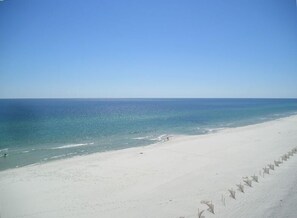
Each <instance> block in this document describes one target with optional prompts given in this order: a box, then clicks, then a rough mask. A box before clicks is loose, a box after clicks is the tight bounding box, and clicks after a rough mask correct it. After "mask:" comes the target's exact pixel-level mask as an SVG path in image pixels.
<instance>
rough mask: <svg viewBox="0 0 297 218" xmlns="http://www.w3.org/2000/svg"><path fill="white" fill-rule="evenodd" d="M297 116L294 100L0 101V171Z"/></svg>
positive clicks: (296, 105) (296, 101)
mask: <svg viewBox="0 0 297 218" xmlns="http://www.w3.org/2000/svg"><path fill="white" fill-rule="evenodd" d="M296 113H297V99H1V100H0V170H5V169H9V168H15V167H22V166H26V165H30V164H38V163H42V162H47V161H52V160H57V159H61V158H69V157H73V156H77V155H86V154H90V153H94V152H105V151H110V150H118V149H124V148H129V147H135V146H144V145H149V144H152V143H156V142H162V141H163V140H165V139H166V137H167V136H174V135H199V134H210V133H213V132H216V131H218V130H220V129H224V128H230V127H238V126H244V125H249V124H255V123H260V122H264V121H268V120H273V119H277V118H281V117H286V116H290V115H293V114H296ZM5 154H6V157H4V155H5Z"/></svg>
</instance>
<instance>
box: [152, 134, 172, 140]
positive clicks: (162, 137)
mask: <svg viewBox="0 0 297 218" xmlns="http://www.w3.org/2000/svg"><path fill="white" fill-rule="evenodd" d="M167 137H168V135H167V134H163V135H160V136H158V137H157V138H152V139H150V140H151V141H165V139H166V138H167Z"/></svg>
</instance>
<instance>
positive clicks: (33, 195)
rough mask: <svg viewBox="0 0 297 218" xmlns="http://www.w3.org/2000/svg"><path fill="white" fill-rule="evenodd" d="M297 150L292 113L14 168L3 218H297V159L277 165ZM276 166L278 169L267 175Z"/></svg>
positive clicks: (2, 186)
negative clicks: (240, 186) (209, 207)
mask: <svg viewBox="0 0 297 218" xmlns="http://www.w3.org/2000/svg"><path fill="white" fill-rule="evenodd" d="M296 147H297V116H291V117H286V118H282V119H278V120H274V121H269V122H265V123H261V124H256V125H250V126H245V127H238V128H230V129H225V130H221V131H219V132H217V133H212V134H207V135H199V136H179V137H174V138H172V139H170V140H169V141H168V142H164V143H158V144H154V145H150V146H145V147H137V148H129V149H124V150H119V151H112V152H105V153H96V154H91V155H87V156H80V157H74V158H70V159H65V160H59V161H53V162H49V163H46V164H40V165H34V166H27V167H22V168H18V169H10V170H6V171H2V172H0V217H1V218H19V217H22V218H27V217H28V218H29V217H30V218H52V217H63V218H83V217H85V218H95V217H96V218H98V217H99V218H116V217H121V218H179V217H185V218H194V217H198V215H197V213H198V208H199V209H200V210H205V211H204V213H203V216H205V217H206V218H208V217H224V218H226V217H232V218H239V217H248V218H251V217H255V218H256V217H257V218H259V217H282V218H284V217H292V218H293V217H297V207H296V206H297V205H296V202H297V154H294V155H292V156H290V157H289V159H288V160H287V161H283V163H281V164H280V165H279V167H277V166H275V164H274V160H279V158H280V157H281V156H282V155H284V154H287V153H288V152H289V151H291V150H292V149H293V148H296ZM268 164H273V165H274V168H275V169H274V170H272V169H270V173H269V174H264V177H263V168H264V167H267V166H268ZM252 175H256V176H258V177H259V178H258V179H259V181H258V183H257V182H255V181H252V184H251V185H252V187H249V186H248V185H246V184H244V181H243V180H244V179H243V177H246V176H248V177H249V179H250V178H251V177H250V176H252ZM240 183H241V184H243V187H244V193H242V192H240V191H239V190H238V187H237V186H236V184H240ZM228 189H234V190H235V199H233V198H231V197H230V196H229V195H230V193H229V192H228ZM203 200H207V201H211V202H212V204H213V205H214V213H215V214H212V213H211V212H209V211H207V210H206V209H207V206H206V205H205V204H201V201H203Z"/></svg>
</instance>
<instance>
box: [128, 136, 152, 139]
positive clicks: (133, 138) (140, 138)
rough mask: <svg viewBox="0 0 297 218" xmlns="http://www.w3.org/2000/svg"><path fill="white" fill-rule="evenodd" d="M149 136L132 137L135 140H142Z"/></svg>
mask: <svg viewBox="0 0 297 218" xmlns="http://www.w3.org/2000/svg"><path fill="white" fill-rule="evenodd" d="M150 137H151V136H143V137H136V138H132V139H135V140H143V139H149V138H150Z"/></svg>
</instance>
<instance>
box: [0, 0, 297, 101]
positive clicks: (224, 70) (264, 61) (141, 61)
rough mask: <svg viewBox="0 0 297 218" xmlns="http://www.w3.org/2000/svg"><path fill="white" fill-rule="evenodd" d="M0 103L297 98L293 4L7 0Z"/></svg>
mask: <svg viewBox="0 0 297 218" xmlns="http://www.w3.org/2000/svg"><path fill="white" fill-rule="evenodd" d="M0 98H297V9H296V1H295V0H147V1H143V0H134V1H131V0H86V1H82V0H63V1H60V0H43V1H40V0H26V1H23V0H3V1H0Z"/></svg>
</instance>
